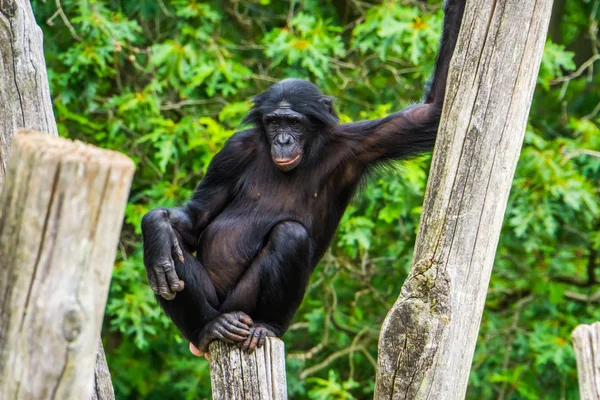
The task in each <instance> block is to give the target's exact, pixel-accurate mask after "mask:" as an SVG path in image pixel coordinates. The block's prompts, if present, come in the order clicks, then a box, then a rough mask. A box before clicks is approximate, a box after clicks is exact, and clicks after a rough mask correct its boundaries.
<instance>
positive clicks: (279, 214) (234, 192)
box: [142, 0, 464, 351]
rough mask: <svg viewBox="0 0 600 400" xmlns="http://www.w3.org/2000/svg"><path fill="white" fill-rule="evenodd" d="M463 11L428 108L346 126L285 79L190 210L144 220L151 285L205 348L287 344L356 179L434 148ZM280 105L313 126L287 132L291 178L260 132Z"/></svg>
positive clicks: (218, 162)
mask: <svg viewBox="0 0 600 400" xmlns="http://www.w3.org/2000/svg"><path fill="white" fill-rule="evenodd" d="M463 10H464V0H452V1H448V2H447V5H446V18H445V26H444V33H443V38H442V45H441V49H440V53H439V56H438V60H437V63H436V71H435V74H434V77H433V81H432V84H431V86H430V89H429V92H428V93H427V94H426V96H425V103H424V104H418V105H415V106H412V107H409V108H407V109H405V110H403V111H400V112H397V113H395V114H392V115H390V116H388V117H386V118H383V119H379V120H374V121H362V122H357V123H351V124H345V125H339V124H338V118H337V115H336V114H335V111H333V109H332V107H331V101H332V99H331V98H330V97H327V96H324V95H323V94H322V93H321V92H320V90H319V89H318V88H317V87H316V86H315V85H313V84H312V83H309V82H306V81H303V80H299V79H287V80H284V81H282V82H280V83H278V84H275V85H273V86H272V87H270V88H269V89H267V90H266V91H265V92H264V93H262V94H260V95H258V96H256V97H255V98H254V106H253V108H252V110H251V111H250V112H249V114H248V116H247V117H246V118H245V119H244V123H246V124H249V125H251V126H252V128H251V129H248V130H245V131H241V132H238V133H236V134H234V135H233V136H232V137H231V138H230V139H229V140H228V141H227V143H226V144H225V146H224V148H223V149H222V150H221V151H220V152H219V153H218V154H217V155H216V156H215V158H214V159H213V161H212V162H211V164H210V166H209V168H208V171H207V173H206V176H205V177H204V179H203V180H202V181H201V182H200V184H199V185H198V187H197V188H196V191H195V193H194V195H193V196H192V198H191V199H190V201H189V202H188V203H187V204H186V205H185V206H183V207H180V208H175V209H158V210H153V211H151V212H150V213H148V214H147V215H146V216H145V217H144V220H143V223H142V229H143V236H144V262H145V265H146V268H147V271H148V277H149V279H150V282H151V285H152V288H153V290H154V291H155V292H156V293H157V294H160V296H157V298H158V299H159V301H160V303H161V305H162V307H163V308H164V310H165V311H166V312H167V314H168V315H169V316H170V317H171V318H172V320H173V321H174V322H175V324H176V325H177V326H178V327H179V329H181V331H182V332H183V334H184V336H185V337H186V338H187V339H188V340H190V341H191V342H192V343H194V344H195V345H196V346H197V347H198V348H199V349H200V350H201V351H206V350H207V346H208V343H209V342H210V341H211V340H214V339H221V340H225V341H228V342H230V343H234V342H238V343H240V345H241V346H243V347H244V348H247V349H249V350H252V349H253V348H254V347H255V346H256V345H257V344H258V345H260V344H261V343H262V342H261V341H262V340H264V335H267V334H274V335H277V336H281V335H283V333H284V332H285V331H286V329H287V327H288V326H289V324H290V322H291V320H292V318H293V316H294V313H295V311H296V309H297V308H298V306H299V304H300V302H301V301H302V297H303V296H304V291H305V288H306V284H307V282H308V279H309V276H310V273H311V272H312V271H313V269H314V267H315V266H316V264H317V263H318V262H319V259H320V258H321V257H322V255H323V253H324V252H325V251H326V249H327V247H328V245H329V243H330V241H331V239H332V236H333V235H334V233H335V230H336V228H337V226H338V223H339V221H340V219H341V217H342V215H343V212H344V210H345V209H346V207H347V205H348V203H349V202H350V200H351V198H352V196H353V195H354V193H355V191H356V188H357V185H358V184H359V182H360V180H361V177H362V176H363V175H364V174H365V173H366V172H367V171H368V170H369V168H370V167H372V166H374V165H378V164H380V163H382V162H384V161H386V160H389V159H401V158H407V157H410V156H413V155H415V154H419V153H422V152H424V151H429V150H431V149H432V148H433V145H434V142H435V136H436V132H437V128H438V124H439V119H440V114H441V109H442V105H443V99H444V95H445V92H444V89H445V86H446V75H447V72H448V63H449V61H450V58H451V56H452V53H453V50H454V47H455V43H456V37H457V34H458V30H459V27H460V22H461V19H462V14H463ZM281 104H284V106H283V107H284V109H285V110H284V112H288V113H289V114H290V115H292V116H293V115H296V114H294V113H297V114H300V115H302V116H303V117H304V118H305V119H306V121H308V122H307V123H306V126H305V125H303V126H302V127H300V128H298V126H295V127H294V129H296V130H294V131H291V130H289V129H291V128H285V129H288V131H289V132H292V133H293V135H294V138H295V139H294V140H295V142H294V143H293V145H294V146H296V147H294V149H295V150H294V151H296V150H297V149H298V146H300V145H299V144H298V143H300V144H301V147H302V150H301V154H302V158H301V161H300V162H299V164H298V165H297V166H294V167H293V168H292V169H291V170H289V171H286V172H282V170H280V169H278V167H276V165H275V164H274V158H273V157H275V156H273V155H272V154H271V152H272V151H273V147H272V146H273V144H272V143H271V142H272V141H273V139H272V138H269V139H267V134H266V132H267V129H266V128H265V126H264V124H263V116H264V115H268V114H269V113H272V112H274V111H275V110H278V109H280V108H281V107H282V106H281ZM286 110H288V111H286ZM282 118H283V117H282ZM286 118H287V117H286ZM286 121H287V120H286V119H285V118H283V119H282V120H281V121H277V122H278V123H281V124H282V125H285V124H287V122H286ZM285 126H287V125H285ZM275 129H280V128H279V126H276V128H275ZM269 132H271V131H269ZM273 132H275V131H273ZM298 137H301V138H300V139H298ZM296 139H297V140H296ZM286 151H287V150H285V149H284V150H282V151H281V154H288V153H289V152H288V153H286ZM273 154H275V153H273ZM277 154H279V153H277ZM290 154H296V153H290ZM290 157H291V156H290ZM285 160H286V159H285V158H284V161H285ZM179 247H181V251H180V250H178V249H179ZM181 253H182V254H181ZM194 254H195V255H194ZM178 279H181V280H182V281H183V282H184V285H185V287H184V288H182V286H181V284H180V283H179V282H178ZM175 294H176V295H175ZM173 297H174V298H173ZM167 299H169V300H167ZM248 316H249V317H248ZM253 336H255V337H256V340H254V341H253V340H251V338H252V337H253Z"/></svg>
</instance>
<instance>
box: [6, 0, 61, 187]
mask: <svg viewBox="0 0 600 400" xmlns="http://www.w3.org/2000/svg"><path fill="white" fill-rule="evenodd" d="M18 128H27V129H34V130H37V131H41V132H49V133H52V134H53V135H54V136H56V134H57V130H56V122H55V120H54V113H53V112H52V102H51V101H50V89H49V87H48V76H47V74H46V62H45V61H44V48H43V38H42V30H41V29H40V28H39V26H37V24H36V22H35V18H34V16H33V11H32V10H31V4H30V2H29V1H26V0H0V187H1V186H2V178H3V177H4V173H5V169H6V161H7V159H8V157H7V155H8V150H9V148H10V142H11V138H12V135H13V133H14V132H16V131H17V129H18Z"/></svg>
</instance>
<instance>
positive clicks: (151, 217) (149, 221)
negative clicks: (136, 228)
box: [142, 208, 169, 229]
mask: <svg viewBox="0 0 600 400" xmlns="http://www.w3.org/2000/svg"><path fill="white" fill-rule="evenodd" d="M168 220H169V211H168V210H167V209H166V208H155V209H153V210H150V211H148V212H147V213H146V214H145V215H144V217H143V218H142V229H144V227H149V226H151V225H153V224H155V223H158V222H167V221H168Z"/></svg>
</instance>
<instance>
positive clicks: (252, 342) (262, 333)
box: [238, 323, 277, 353]
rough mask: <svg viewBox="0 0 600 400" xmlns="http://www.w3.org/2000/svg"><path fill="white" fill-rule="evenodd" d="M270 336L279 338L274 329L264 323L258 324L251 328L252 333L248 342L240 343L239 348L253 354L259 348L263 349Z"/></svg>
mask: <svg viewBox="0 0 600 400" xmlns="http://www.w3.org/2000/svg"><path fill="white" fill-rule="evenodd" d="M268 336H277V335H276V334H275V332H274V331H273V329H272V328H271V327H270V326H269V325H267V324H262V323H256V324H254V326H253V327H251V328H250V333H249V334H248V337H247V338H246V340H244V341H243V342H241V343H238V347H239V348H240V349H242V350H245V351H247V352H248V353H252V352H253V351H254V349H256V348H257V347H262V346H263V344H265V341H266V340H267V337H268Z"/></svg>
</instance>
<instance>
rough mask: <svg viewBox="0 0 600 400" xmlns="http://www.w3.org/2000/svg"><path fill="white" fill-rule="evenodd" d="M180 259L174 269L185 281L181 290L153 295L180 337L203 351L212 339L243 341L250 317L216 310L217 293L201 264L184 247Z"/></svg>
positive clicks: (250, 324) (248, 328)
mask: <svg viewBox="0 0 600 400" xmlns="http://www.w3.org/2000/svg"><path fill="white" fill-rule="evenodd" d="M183 258H184V262H183V263H182V262H180V261H178V260H176V261H175V272H176V273H177V275H178V276H179V277H180V278H181V279H182V280H183V281H184V282H185V287H184V289H183V290H182V291H181V292H179V293H178V294H177V296H175V298H174V299H172V300H166V299H164V298H162V297H161V296H159V295H157V296H156V298H157V299H158V301H159V303H160V305H161V306H162V308H163V309H164V310H165V313H166V314H167V315H168V316H169V317H170V318H171V320H173V322H174V323H175V325H176V326H177V327H178V328H179V330H180V331H181V333H182V334H183V336H184V337H185V338H186V339H187V340H189V341H190V342H191V343H193V344H194V345H195V346H196V347H197V348H198V349H200V351H202V352H204V353H205V352H206V351H207V348H208V344H209V343H210V342H211V341H212V340H215V339H220V340H223V341H225V342H227V343H235V342H243V341H244V340H245V339H246V338H247V336H248V335H249V332H250V327H251V326H252V319H250V317H248V316H247V315H246V314H244V313H241V312H238V313H229V314H222V313H221V311H218V308H219V301H218V298H217V294H216V291H215V288H214V286H213V284H212V282H211V280H210V278H209V277H208V274H207V273H206V270H205V269H204V266H203V265H202V264H201V263H200V261H198V260H197V259H196V257H194V256H193V255H191V254H190V253H188V252H187V251H185V250H184V251H183Z"/></svg>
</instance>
